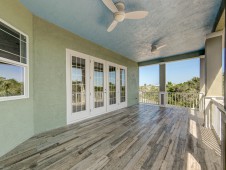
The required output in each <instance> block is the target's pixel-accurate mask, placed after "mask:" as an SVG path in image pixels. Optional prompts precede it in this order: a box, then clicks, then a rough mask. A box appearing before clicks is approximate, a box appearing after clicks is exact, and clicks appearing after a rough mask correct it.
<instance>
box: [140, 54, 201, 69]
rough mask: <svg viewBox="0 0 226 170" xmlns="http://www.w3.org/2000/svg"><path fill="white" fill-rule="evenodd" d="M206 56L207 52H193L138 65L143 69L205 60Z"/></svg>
mask: <svg viewBox="0 0 226 170" xmlns="http://www.w3.org/2000/svg"><path fill="white" fill-rule="evenodd" d="M204 55H205V50H199V51H193V52H190V53H185V54H179V55H174V56H170V57H164V58H156V59H153V60H148V61H143V62H139V63H138V65H139V67H141V66H148V65H154V64H163V63H168V62H173V61H180V60H186V59H192V58H203V56H204Z"/></svg>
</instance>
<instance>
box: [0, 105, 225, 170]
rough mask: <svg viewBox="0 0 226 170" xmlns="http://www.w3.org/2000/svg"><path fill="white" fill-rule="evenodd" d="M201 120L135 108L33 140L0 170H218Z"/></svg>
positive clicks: (174, 111) (215, 147)
mask: <svg viewBox="0 0 226 170" xmlns="http://www.w3.org/2000/svg"><path fill="white" fill-rule="evenodd" d="M203 123H204V118H203V115H202V114H200V113H199V112H198V111H196V110H191V109H188V108H184V107H161V106H157V105H151V104H139V105H134V106H131V107H128V108H125V109H120V110H117V111H114V112H111V113H108V114H105V115H103V116H99V117H96V118H93V119H90V120H86V121H83V122H80V123H76V124H73V125H70V126H66V127H62V128H59V129H55V130H51V131H48V132H45V133H41V134H39V135H36V136H34V137H32V138H30V139H29V140H27V141H26V142H24V143H22V144H21V145H19V146H17V147H16V148H15V149H14V150H12V151H11V152H9V153H8V154H6V155H5V156H3V157H2V158H1V159H0V165H1V166H0V168H4V169H29V168H31V169H54V170H55V169H90V170H94V169H106V170H109V169H115V170H118V169H126V170H132V169H134V170H138V169H146V170H148V169H161V170H164V169H165V170H166V169H172V170H177V169H178V170H181V169H195V170H201V169H206V170H213V169H219V170H220V169H221V149H220V146H219V143H218V141H217V140H216V138H215V136H214V134H213V132H212V131H211V130H210V129H207V128H204V127H203V126H202V124H203Z"/></svg>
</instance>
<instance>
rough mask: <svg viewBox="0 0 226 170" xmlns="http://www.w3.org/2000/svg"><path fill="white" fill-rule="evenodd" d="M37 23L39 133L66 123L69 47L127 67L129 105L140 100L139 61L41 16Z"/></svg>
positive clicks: (35, 73) (35, 68) (36, 64)
mask: <svg viewBox="0 0 226 170" xmlns="http://www.w3.org/2000/svg"><path fill="white" fill-rule="evenodd" d="M33 23H34V25H33V26H34V46H35V48H34V56H35V59H34V63H35V66H34V70H35V72H34V77H35V78H34V94H35V96H34V102H35V106H34V122H35V133H39V132H43V131H46V130H49V129H53V128H56V127H60V126H63V125H66V48H68V49H71V50H75V51H79V52H82V53H85V54H88V55H91V56H94V57H98V58H101V59H105V60H108V61H111V62H114V63H117V64H121V65H124V66H126V67H127V69H128V70H127V72H128V105H129V106H130V105H133V104H136V103H138V88H139V85H138V82H139V79H138V78H139V75H138V64H137V63H135V62H133V61H131V60H129V59H126V58H125V57H123V56H120V55H118V54H116V53H114V52H112V51H109V50H107V49H105V48H103V47H101V46H98V45H96V44H93V43H91V42H89V41H87V40H85V39H83V38H81V37H79V36H76V35H74V34H72V33H70V32H68V31H66V30H64V29H62V28H59V27H57V26H55V25H53V24H50V23H48V22H46V21H44V20H42V19H40V18H38V17H35V16H34V18H33Z"/></svg>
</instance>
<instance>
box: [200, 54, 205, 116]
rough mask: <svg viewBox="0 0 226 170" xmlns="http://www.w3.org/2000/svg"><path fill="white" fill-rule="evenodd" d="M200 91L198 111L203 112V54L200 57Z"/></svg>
mask: <svg viewBox="0 0 226 170" xmlns="http://www.w3.org/2000/svg"><path fill="white" fill-rule="evenodd" d="M199 68H200V75H199V77H200V85H199V86H200V93H199V112H200V113H202V114H204V108H205V56H203V57H202V58H200V66H199Z"/></svg>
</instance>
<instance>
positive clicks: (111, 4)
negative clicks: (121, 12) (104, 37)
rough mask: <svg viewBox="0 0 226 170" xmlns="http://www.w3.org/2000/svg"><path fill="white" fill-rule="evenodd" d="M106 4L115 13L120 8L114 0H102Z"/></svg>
mask: <svg viewBox="0 0 226 170" xmlns="http://www.w3.org/2000/svg"><path fill="white" fill-rule="evenodd" d="M102 1H103V3H104V5H105V6H106V7H108V9H110V11H112V12H113V13H115V12H118V9H117V8H116V6H115V4H114V3H113V2H112V0H102Z"/></svg>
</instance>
